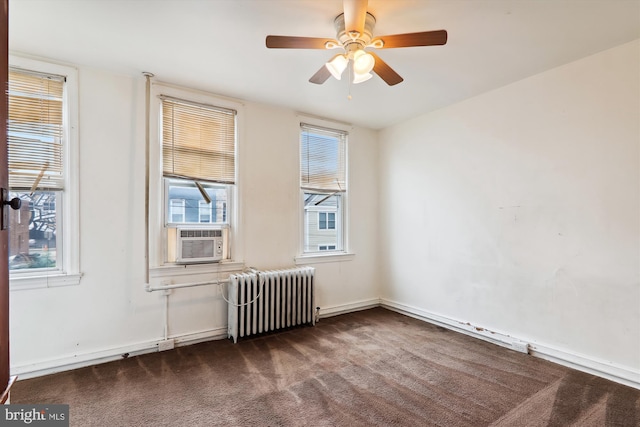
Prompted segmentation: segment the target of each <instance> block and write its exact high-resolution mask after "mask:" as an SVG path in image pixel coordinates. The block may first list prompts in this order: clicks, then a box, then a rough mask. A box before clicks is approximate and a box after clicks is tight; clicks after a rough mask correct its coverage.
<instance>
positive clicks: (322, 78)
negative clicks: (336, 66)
mask: <svg viewBox="0 0 640 427" xmlns="http://www.w3.org/2000/svg"><path fill="white" fill-rule="evenodd" d="M330 76H331V73H330V72H329V70H328V69H327V67H325V66H324V65H323V66H322V67H320V69H319V70H318V71H316V73H315V74H314V75H313V76H311V78H310V79H309V81H310V82H311V83H315V84H317V85H321V84H322V83H324V82H326V81H327V79H328V78H329V77H330Z"/></svg>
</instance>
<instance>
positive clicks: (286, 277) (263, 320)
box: [228, 267, 315, 342]
mask: <svg viewBox="0 0 640 427" xmlns="http://www.w3.org/2000/svg"><path fill="white" fill-rule="evenodd" d="M314 272H315V269H314V268H312V267H300V268H292V269H288V270H269V271H259V272H254V273H242V274H232V275H231V276H230V277H229V288H228V294H229V295H228V301H229V338H233V341H234V342H238V338H242V337H247V336H250V335H256V334H261V333H265V332H271V331H276V330H278V329H284V328H290V327H293V326H300V325H314V324H315V317H314V311H313V310H314V283H313V281H314V280H313V276H314Z"/></svg>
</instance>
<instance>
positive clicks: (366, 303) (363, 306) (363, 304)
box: [320, 298, 380, 319]
mask: <svg viewBox="0 0 640 427" xmlns="http://www.w3.org/2000/svg"><path fill="white" fill-rule="evenodd" d="M374 307H380V298H372V299H368V300H363V301H356V302H352V303H349V304H341V305H334V306H332V307H320V318H321V319H322V318H323V317H332V316H338V315H340V314H347V313H353V312H354V311H361V310H367V309H369V308H374Z"/></svg>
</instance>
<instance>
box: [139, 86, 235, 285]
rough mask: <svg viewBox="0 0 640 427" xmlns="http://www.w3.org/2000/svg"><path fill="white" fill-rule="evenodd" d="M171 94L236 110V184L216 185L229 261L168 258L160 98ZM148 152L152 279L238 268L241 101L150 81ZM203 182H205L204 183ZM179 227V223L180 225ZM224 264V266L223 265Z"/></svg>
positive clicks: (187, 99) (188, 100) (213, 224)
mask: <svg viewBox="0 0 640 427" xmlns="http://www.w3.org/2000/svg"><path fill="white" fill-rule="evenodd" d="M162 96H166V97H171V98H176V99H181V100H185V101H187V102H193V103H197V104H205V105H211V106H213V107H221V108H226V109H231V110H235V111H236V128H235V130H236V141H235V163H236V167H235V183H234V184H216V183H211V184H214V185H220V186H226V188H227V201H226V207H227V211H226V219H227V221H226V222H225V224H224V225H223V227H224V228H228V229H229V230H230V231H229V240H228V245H229V248H230V250H229V254H228V255H229V258H230V259H229V260H223V261H222V262H215V263H198V264H177V263H174V262H170V261H168V256H169V251H168V244H169V242H168V236H167V227H166V226H167V221H166V220H167V218H165V216H166V209H165V200H166V196H165V194H166V191H167V190H166V180H169V179H173V178H168V177H165V176H164V173H163V165H162V100H161V97H162ZM150 101H151V102H150V111H149V121H150V126H149V127H150V135H149V139H150V151H149V176H150V180H149V181H150V182H149V206H150V210H149V242H150V244H149V248H150V251H149V267H150V276H151V277H155V278H171V277H175V276H183V275H184V274H196V272H197V273H198V274H199V273H200V272H211V271H214V272H215V271H220V270H221V269H223V270H225V271H227V270H236V269H238V270H239V269H241V268H242V266H243V263H242V262H241V261H237V260H239V259H241V258H242V257H241V254H242V230H241V229H240V228H239V227H237V224H240V223H241V222H240V218H239V212H240V203H239V199H238V196H237V195H238V193H239V191H240V187H241V183H240V180H239V172H238V170H239V165H240V147H241V145H242V144H241V141H242V138H243V137H244V133H243V125H244V106H243V104H242V103H241V102H239V101H236V100H234V99H230V98H224V97H221V96H218V95H215V94H212V93H209V92H204V91H200V90H197V89H191V88H186V87H182V86H178V85H173V84H170V83H166V82H160V81H155V80H152V81H151V93H150ZM203 184H204V182H203ZM183 225H184V226H187V227H200V228H207V227H209V228H220V225H219V224H216V223H209V224H207V223H203V224H195V223H193V224H183ZM181 226H182V225H181ZM222 264H224V266H222Z"/></svg>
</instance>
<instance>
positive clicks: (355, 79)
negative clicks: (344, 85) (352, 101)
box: [353, 73, 373, 84]
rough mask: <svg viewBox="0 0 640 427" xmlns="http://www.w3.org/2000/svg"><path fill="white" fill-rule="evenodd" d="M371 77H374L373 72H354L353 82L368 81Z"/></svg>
mask: <svg viewBox="0 0 640 427" xmlns="http://www.w3.org/2000/svg"><path fill="white" fill-rule="evenodd" d="M371 77H373V74H371V73H364V74H358V73H353V84H358V83H362V82H366V81H367V80H369V79H370V78H371Z"/></svg>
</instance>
